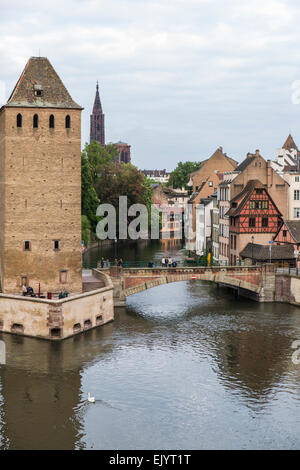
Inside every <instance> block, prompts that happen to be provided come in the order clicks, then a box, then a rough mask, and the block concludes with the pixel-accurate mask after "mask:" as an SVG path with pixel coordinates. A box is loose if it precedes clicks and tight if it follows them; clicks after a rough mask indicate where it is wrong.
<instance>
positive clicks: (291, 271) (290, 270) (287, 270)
mask: <svg viewBox="0 0 300 470" xmlns="http://www.w3.org/2000/svg"><path fill="white" fill-rule="evenodd" d="M275 272H276V273H277V274H292V275H293V276H300V269H299V268H276V270H275Z"/></svg>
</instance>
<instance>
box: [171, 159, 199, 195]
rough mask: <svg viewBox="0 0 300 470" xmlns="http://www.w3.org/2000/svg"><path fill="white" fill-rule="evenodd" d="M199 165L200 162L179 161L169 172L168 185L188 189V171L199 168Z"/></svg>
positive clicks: (191, 171)
mask: <svg viewBox="0 0 300 470" xmlns="http://www.w3.org/2000/svg"><path fill="white" fill-rule="evenodd" d="M200 166H201V162H189V161H187V162H179V163H178V165H177V167H176V168H175V170H173V171H172V173H171V174H170V178H169V181H168V186H172V187H173V188H185V189H188V186H187V184H188V182H189V179H190V173H193V171H197V170H199V168H200Z"/></svg>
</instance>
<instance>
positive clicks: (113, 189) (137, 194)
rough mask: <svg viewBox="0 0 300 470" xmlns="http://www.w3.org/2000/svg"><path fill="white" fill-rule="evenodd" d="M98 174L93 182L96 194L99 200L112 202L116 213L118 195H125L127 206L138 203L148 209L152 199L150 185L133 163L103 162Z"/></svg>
mask: <svg viewBox="0 0 300 470" xmlns="http://www.w3.org/2000/svg"><path fill="white" fill-rule="evenodd" d="M100 174H101V176H99V178H98V180H97V182H96V184H95V189H96V193H97V196H98V198H99V199H100V200H101V201H103V202H105V203H108V204H112V205H113V206H114V207H115V209H116V211H117V213H118V207H119V196H127V203H128V207H129V206H131V205H132V204H137V203H139V204H144V205H145V206H146V207H147V209H148V212H149V211H150V208H151V204H152V201H153V192H152V185H151V183H150V181H148V180H147V178H146V177H145V176H144V175H143V174H142V173H141V172H140V171H139V170H138V169H137V168H136V167H135V166H134V165H131V163H126V164H125V163H121V164H120V165H115V164H103V165H102V167H101V173H100ZM104 181H105V184H103V182H104ZM149 213H150V212H149Z"/></svg>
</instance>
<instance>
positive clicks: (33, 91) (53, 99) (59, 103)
mask: <svg viewBox="0 0 300 470" xmlns="http://www.w3.org/2000/svg"><path fill="white" fill-rule="evenodd" d="M38 91H41V93H40V96H37V92H38ZM6 106H9V107H12V106H14V107H15V106H17V107H38V108H68V109H82V107H81V106H79V105H78V104H77V103H75V101H73V99H72V98H71V96H70V94H69V92H68V90H67V89H66V87H65V86H64V84H63V82H62V81H61V79H60V78H59V76H58V75H57V73H56V72H55V70H54V68H53V67H52V65H51V64H50V62H49V60H48V59H47V58H46V57H31V58H30V59H29V60H28V62H27V64H26V66H25V69H24V70H23V73H22V75H21V77H20V78H19V80H18V82H17V84H16V86H15V88H14V90H13V92H12V94H11V96H10V97H9V99H8V102H7V104H6Z"/></svg>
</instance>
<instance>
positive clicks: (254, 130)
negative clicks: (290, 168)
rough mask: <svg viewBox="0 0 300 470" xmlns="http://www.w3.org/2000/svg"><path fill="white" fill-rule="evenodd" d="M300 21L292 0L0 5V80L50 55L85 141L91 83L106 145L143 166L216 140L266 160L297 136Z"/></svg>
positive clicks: (237, 154)
mask: <svg viewBox="0 0 300 470" xmlns="http://www.w3.org/2000/svg"><path fill="white" fill-rule="evenodd" d="M299 19H300V7H299V6H298V4H297V2H296V1H294V0H286V1H280V0H260V1H257V0H252V1H251V2H250V3H249V2H241V1H240V0H227V1H226V3H225V2H223V1H221V0H184V1H183V0H172V2H170V1H169V0H160V1H159V0H147V1H141V0H124V1H121V0H111V1H110V2H107V1H102V0H100V1H99V0H97V1H96V0H84V1H82V0H80V1H79V0H65V1H64V2H61V1H57V0H53V1H51V2H50V1H49V0H46V1H44V2H40V1H39V2H38V1H36V0H27V2H26V5H25V3H24V2H23V0H22V1H20V0H19V1H18V0H10V1H7V0H1V19H0V38H1V41H0V60H1V64H2V66H1V75H0V79H1V80H2V81H4V82H5V84H6V90H7V93H8V94H9V92H10V91H11V89H12V88H13V86H14V84H15V82H16V81H17V79H18V77H19V75H20V73H21V72H22V70H23V67H24V66H25V63H26V61H27V59H28V57H29V56H31V55H38V54H39V53H40V54H41V55H46V56H47V57H48V58H49V59H50V60H51V62H52V64H53V65H54V67H55V69H56V70H57V72H58V73H59V75H60V76H61V78H62V79H63V81H64V83H65V84H66V86H67V87H68V89H69V91H70V93H71V95H72V96H73V97H74V99H75V100H76V101H77V102H79V103H80V104H82V105H83V106H84V108H85V111H84V112H83V121H82V122H83V142H84V141H87V140H88V135H89V114H90V112H91V108H92V104H93V99H94V92H95V83H96V80H97V79H98V80H99V82H100V92H101V100H102V104H103V108H104V112H105V115H106V117H105V119H106V136H107V141H113V140H115V141H116V140H120V139H121V140H125V141H128V142H129V143H130V144H131V145H132V155H133V161H134V162H135V163H136V164H137V165H138V166H139V167H144V168H147V167H150V166H151V167H152V166H155V167H161V166H163V167H166V168H168V169H172V168H173V167H174V166H176V164H177V162H178V161H179V160H183V159H192V160H193V159H194V160H199V159H201V158H207V157H208V156H209V154H210V152H212V151H213V150H214V149H215V148H216V147H217V146H218V145H223V147H224V148H225V151H226V152H227V153H228V154H232V155H233V157H234V158H236V159H238V160H240V159H242V158H243V157H244V156H245V154H246V153H247V152H248V151H253V149H255V148H258V144H259V145H260V146H261V147H260V149H261V151H262V153H263V154H264V155H265V156H267V157H268V158H270V157H273V155H274V152H275V149H276V148H278V147H279V146H280V145H281V144H282V142H283V141H284V140H285V137H286V134H287V133H288V132H289V129H291V130H292V131H293V130H294V131H295V132H294V134H295V140H296V142H297V138H298V141H300V132H298V128H299V122H300V119H299V117H300V107H299V106H298V107H297V106H295V105H293V104H292V103H291V97H290V95H291V84H292V82H293V81H294V80H297V79H300V70H299V66H298V56H299V52H298V44H299V40H300V32H299V31H298V24H299ZM297 132H298V133H297Z"/></svg>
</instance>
